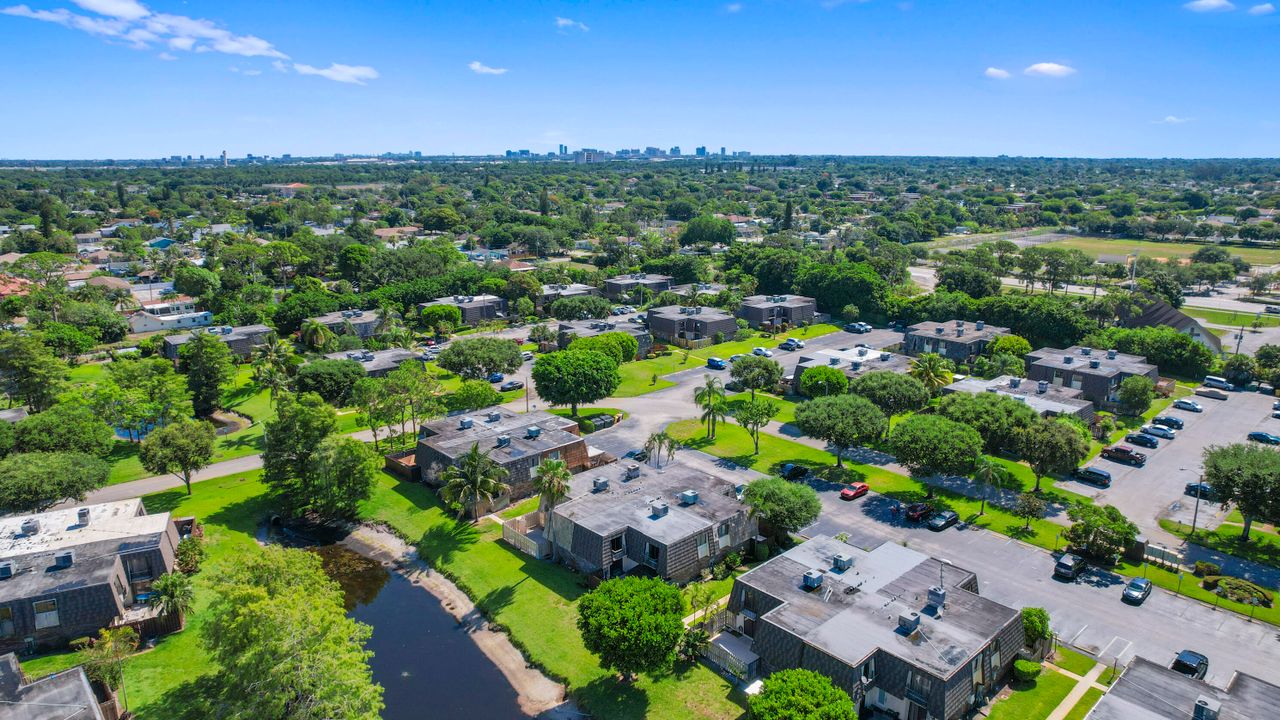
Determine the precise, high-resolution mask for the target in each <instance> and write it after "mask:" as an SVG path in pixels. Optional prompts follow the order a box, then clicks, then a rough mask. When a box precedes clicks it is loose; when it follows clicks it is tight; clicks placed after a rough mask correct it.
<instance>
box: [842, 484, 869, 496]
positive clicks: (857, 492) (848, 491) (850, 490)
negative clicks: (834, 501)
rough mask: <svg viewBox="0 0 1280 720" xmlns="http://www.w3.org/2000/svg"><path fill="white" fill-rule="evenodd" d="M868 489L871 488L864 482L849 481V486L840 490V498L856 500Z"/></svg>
mask: <svg viewBox="0 0 1280 720" xmlns="http://www.w3.org/2000/svg"><path fill="white" fill-rule="evenodd" d="M870 489H871V486H869V485H867V484H866V483H864V482H856V483H850V484H849V487H847V488H844V489H843V490H841V491H840V499H841V500H857V499H858V498H860V497H862V496H863V495H866V494H867V491H868V490H870Z"/></svg>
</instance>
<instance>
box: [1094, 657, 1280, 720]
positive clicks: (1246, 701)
mask: <svg viewBox="0 0 1280 720" xmlns="http://www.w3.org/2000/svg"><path fill="white" fill-rule="evenodd" d="M1170 662H1172V660H1170ZM1200 697H1204V698H1207V699H1208V700H1211V701H1213V702H1217V703H1221V708H1220V710H1219V714H1218V718H1219V720H1261V719H1262V718H1273V717H1276V713H1277V708H1280V687H1277V686H1275V685H1272V684H1271V683H1269V682H1266V681H1264V680H1259V679H1258V678H1256V677H1253V676H1252V675H1245V674H1243V673H1236V674H1235V676H1234V677H1232V678H1231V682H1229V683H1227V687H1226V689H1222V688H1218V687H1214V686H1213V685H1210V684H1209V683H1207V682H1205V681H1203V680H1196V679H1195V678H1190V677H1187V676H1186V675H1183V674H1182V673H1178V672H1174V671H1173V670H1170V669H1169V668H1167V667H1165V666H1163V665H1158V664H1156V663H1153V662H1151V661H1150V660H1147V659H1146V658H1143V657H1136V658H1134V659H1133V662H1131V663H1130V664H1129V668H1128V669H1127V670H1125V672H1124V674H1123V675H1121V676H1120V679H1119V680H1117V681H1116V683H1115V685H1113V686H1112V688H1111V690H1110V691H1109V692H1108V693H1107V694H1106V695H1104V696H1103V697H1102V700H1100V701H1099V702H1098V704H1097V705H1096V706H1094V708H1093V712H1091V713H1090V714H1089V718H1090V720H1190V718H1191V717H1192V712H1193V711H1194V709H1195V705H1196V700H1197V699H1198V698H1200Z"/></svg>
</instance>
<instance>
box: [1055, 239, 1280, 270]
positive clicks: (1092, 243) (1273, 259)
mask: <svg viewBox="0 0 1280 720" xmlns="http://www.w3.org/2000/svg"><path fill="white" fill-rule="evenodd" d="M1053 245H1055V246H1058V247H1068V248H1079V249H1080V250H1083V251H1085V252H1086V253H1089V254H1090V255H1092V256H1094V257H1097V256H1099V255H1127V254H1129V253H1133V252H1136V253H1138V254H1139V255H1145V256H1147V257H1156V258H1169V259H1173V258H1184V257H1191V255H1192V254H1193V253H1194V252H1195V251H1196V250H1199V249H1200V248H1202V247H1204V245H1202V244H1198V243H1186V242H1156V241H1152V240H1126V239H1123V238H1100V237H1073V238H1067V239H1065V240H1058V241H1055V242H1054V243H1053ZM1221 247H1222V249H1223V250H1226V251H1227V252H1228V253H1230V254H1232V255H1238V256H1240V257H1242V258H1244V260H1245V261H1246V262H1249V263H1253V264H1257V265H1272V264H1275V263H1277V262H1280V249H1277V248H1270V247H1242V246H1240V245H1222V246H1221Z"/></svg>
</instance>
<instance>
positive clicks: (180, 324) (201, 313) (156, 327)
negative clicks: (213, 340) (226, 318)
mask: <svg viewBox="0 0 1280 720" xmlns="http://www.w3.org/2000/svg"><path fill="white" fill-rule="evenodd" d="M141 305H142V309H140V310H138V311H137V312H135V313H133V314H132V315H130V316H129V330H130V332H135V333H144V332H158V331H166V330H181V329H183V328H196V327H207V326H208V325H210V324H212V323H213V313H211V312H209V311H208V310H197V309H196V301H195V300H194V299H192V298H189V297H187V296H186V295H179V296H178V297H175V298H170V299H167V300H144V301H142V303H141Z"/></svg>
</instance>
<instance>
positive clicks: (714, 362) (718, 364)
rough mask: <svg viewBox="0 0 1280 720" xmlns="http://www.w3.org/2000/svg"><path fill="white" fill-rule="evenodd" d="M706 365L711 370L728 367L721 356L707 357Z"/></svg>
mask: <svg viewBox="0 0 1280 720" xmlns="http://www.w3.org/2000/svg"><path fill="white" fill-rule="evenodd" d="M707 367H708V368H710V369H712V370H723V369H725V368H726V367H728V365H726V364H725V362H724V360H723V359H721V358H718V357H710V358H707Z"/></svg>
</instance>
